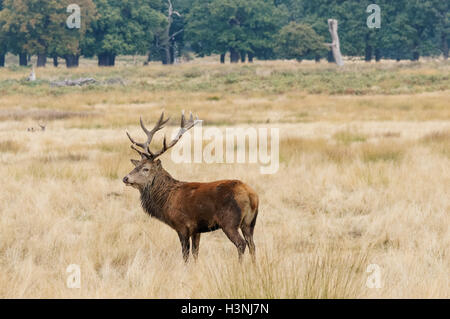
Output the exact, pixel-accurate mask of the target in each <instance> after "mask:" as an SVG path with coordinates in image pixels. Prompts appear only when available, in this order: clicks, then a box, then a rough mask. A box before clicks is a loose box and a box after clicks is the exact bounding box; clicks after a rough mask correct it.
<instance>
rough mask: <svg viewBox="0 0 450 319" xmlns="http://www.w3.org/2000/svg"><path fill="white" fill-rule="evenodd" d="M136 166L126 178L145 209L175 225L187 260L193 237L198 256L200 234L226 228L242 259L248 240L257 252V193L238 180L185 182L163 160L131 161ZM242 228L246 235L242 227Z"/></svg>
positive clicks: (252, 249) (165, 221)
mask: <svg viewBox="0 0 450 319" xmlns="http://www.w3.org/2000/svg"><path fill="white" fill-rule="evenodd" d="M133 164H135V165H136V168H135V169H134V170H133V171H132V172H131V173H130V174H128V175H127V176H126V177H125V178H124V183H125V184H127V185H129V186H133V187H135V188H137V189H138V190H139V191H140V193H141V203H142V207H143V209H144V210H145V211H146V212H147V213H148V214H150V215H151V216H153V217H155V218H157V219H159V220H160V221H162V222H163V223H165V224H167V225H169V226H170V227H172V228H173V229H174V230H175V231H176V232H177V233H178V236H179V238H180V242H181V246H182V252H183V257H184V260H185V261H186V262H187V261H188V259H189V252H190V242H189V239H190V238H191V239H192V254H193V256H194V258H195V259H196V258H197V256H198V251H199V242H200V234H201V233H205V232H210V231H214V230H217V229H222V230H223V232H224V233H225V234H226V235H227V237H228V238H229V239H230V240H231V242H233V244H234V245H235V246H236V247H237V249H238V254H239V260H241V259H242V255H243V254H244V252H245V248H246V246H247V245H248V246H249V250H250V254H251V255H252V258H253V260H254V258H255V244H254V242H253V231H254V228H255V224H256V217H257V215H258V205H259V203H258V195H257V194H256V193H255V192H254V191H253V190H252V189H251V188H250V187H249V186H248V185H246V184H244V183H243V182H241V181H238V180H224V181H216V182H212V183H187V182H180V181H177V180H175V179H174V178H172V176H170V174H169V173H168V172H167V171H166V170H164V168H163V167H162V165H161V162H160V161H159V160H157V161H152V160H148V159H143V160H142V161H140V162H138V161H133ZM239 229H241V231H242V234H243V235H244V238H242V236H241V234H240V233H239Z"/></svg>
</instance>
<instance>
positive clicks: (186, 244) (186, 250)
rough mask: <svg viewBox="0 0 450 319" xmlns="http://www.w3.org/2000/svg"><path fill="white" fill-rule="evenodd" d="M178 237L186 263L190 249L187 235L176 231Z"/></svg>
mask: <svg viewBox="0 0 450 319" xmlns="http://www.w3.org/2000/svg"><path fill="white" fill-rule="evenodd" d="M178 237H179V238H180V243H181V251H182V253H183V259H184V262H185V263H187V262H188V261H189V251H190V249H191V246H190V243H189V235H187V234H183V233H181V232H178Z"/></svg>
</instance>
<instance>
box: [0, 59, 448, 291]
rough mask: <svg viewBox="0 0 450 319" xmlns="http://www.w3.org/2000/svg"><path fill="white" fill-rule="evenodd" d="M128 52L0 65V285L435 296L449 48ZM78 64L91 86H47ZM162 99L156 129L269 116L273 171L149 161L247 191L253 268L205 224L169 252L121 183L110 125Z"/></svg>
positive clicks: (256, 121)
mask: <svg viewBox="0 0 450 319" xmlns="http://www.w3.org/2000/svg"><path fill="white" fill-rule="evenodd" d="M7 62H9V65H11V63H10V62H11V58H10V57H9V58H8V61H7ZM134 62H135V61H134V59H133V58H132V57H125V58H121V59H120V60H119V65H118V66H116V67H115V68H104V69H100V68H97V67H96V66H95V61H93V60H82V62H81V66H80V68H78V69H73V70H67V69H66V68H65V67H63V66H60V67H59V68H57V69H55V68H53V67H52V66H47V68H45V69H38V70H37V78H38V80H37V81H36V82H34V83H29V82H27V81H26V80H25V79H26V77H27V75H28V74H29V73H30V69H29V68H19V67H13V66H11V67H9V68H6V69H3V70H0V162H1V165H0V175H1V176H2V186H1V191H0V216H1V220H0V297H3V298H5V297H9V298H22V297H25V298H30V297H32V298H37V297H45V298H54V297H57V298H76V297H81V298H86V297H106V298H109V297H114V298H116V297H124V298H133V297H136V298H229V297H233V298H241V297H245V298H369V297H370V298H392V297H400V298H420V297H425V298H437V297H440V298H448V297H450V290H449V288H448V287H449V277H448V274H449V273H450V258H449V250H448V247H450V233H449V229H450V227H449V223H450V218H449V212H450V196H449V189H450V104H449V98H448V97H449V90H450V77H449V75H450V72H449V70H450V64H449V63H448V62H445V61H439V60H435V61H432V60H430V61H421V62H418V63H412V62H401V63H395V62H391V61H383V62H381V63H378V64H376V63H364V62H355V61H354V62H350V61H349V62H348V63H347V64H346V65H345V66H344V67H343V68H338V67H336V66H335V65H331V64H328V63H325V62H323V63H321V64H315V63H309V62H303V63H301V64H300V63H297V62H290V61H277V62H256V63H254V64H253V65H249V64H246V65H229V64H227V65H219V64H218V63H217V62H216V60H213V59H200V60H194V61H191V62H189V63H185V64H182V65H175V66H161V65H158V64H150V65H149V66H145V67H144V66H142V63H141V62H142V59H141V58H139V59H137V61H136V63H137V65H135V64H134ZM79 77H93V78H95V79H97V80H99V81H101V83H100V84H99V85H93V86H88V87H83V88H78V87H70V88H59V87H52V86H51V85H50V82H52V81H56V80H64V79H66V78H70V79H76V78H79ZM118 79H120V80H121V81H118ZM122 81H123V82H124V85H122V84H121V82H122ZM162 110H165V112H166V114H167V115H170V116H171V117H172V120H171V122H170V124H171V126H173V128H175V127H176V125H177V124H178V119H179V115H180V113H181V110H186V111H189V110H192V111H194V112H195V113H196V114H198V115H199V117H200V118H201V119H203V120H204V128H208V127H218V128H219V129H220V130H222V131H224V130H225V129H226V128H232V127H247V128H248V127H254V128H278V129H279V130H280V168H279V170H278V172H277V173H276V174H273V175H262V174H261V173H260V171H259V165H256V164H207V163H201V164H177V163H174V162H173V161H172V158H171V156H170V155H169V154H167V155H164V156H163V157H162V162H163V165H164V167H165V168H166V169H167V170H168V171H169V172H170V173H171V174H172V175H173V176H174V177H176V178H177V179H180V180H185V181H213V180H218V179H240V180H242V181H244V182H246V183H248V184H249V185H251V186H252V187H253V188H254V189H255V190H256V192H257V193H258V194H259V197H260V214H259V217H258V221H257V224H256V229H255V243H256V247H257V262H256V265H253V264H252V262H251V259H250V257H249V256H246V258H245V260H244V262H243V264H242V265H240V264H239V263H238V261H237V252H236V249H235V247H234V246H233V245H232V244H231V243H230V242H229V240H228V239H227V238H226V236H225V235H224V234H223V233H222V232H221V231H217V232H214V233H209V234H205V235H203V236H202V238H201V243H200V257H199V260H198V262H197V263H194V262H191V263H189V264H188V265H185V264H184V263H183V260H182V257H181V248H180V244H179V241H178V237H177V235H176V233H175V232H174V231H173V230H171V229H170V228H169V227H167V226H165V225H164V224H162V223H160V222H158V221H156V220H154V219H151V218H149V217H148V216H147V215H146V214H144V213H143V211H142V209H141V207H140V203H139V194H138V192H137V191H136V190H134V189H130V188H126V187H125V186H124V185H123V183H122V182H121V179H122V177H123V176H125V175H126V174H127V173H128V172H129V171H130V170H131V169H132V165H131V163H130V162H129V159H130V158H136V155H135V154H133V152H132V150H131V149H130V147H129V146H130V145H129V144H130V143H129V141H128V139H127V138H126V135H125V130H126V129H129V130H130V132H132V133H133V135H135V136H141V138H142V135H140V134H142V133H141V132H140V128H139V127H138V121H139V116H140V115H142V116H143V118H144V119H145V121H146V122H148V123H151V122H154V121H156V120H157V117H158V116H159V114H160V113H161V111H162ZM39 122H40V123H41V124H46V130H45V132H39V131H36V132H28V131H27V129H28V128H31V127H36V128H38V123H39ZM157 141H159V142H160V141H161V136H159V137H158V139H157ZM71 264H76V265H79V267H80V271H81V286H80V288H79V289H70V288H68V287H67V284H66V282H67V278H68V277H69V275H70V274H71V273H70V272H66V270H67V267H68V266H69V265H71ZM371 265H372V266H371ZM373 265H375V266H373ZM69 270H70V269H69ZM377 279H379V282H378V283H379V284H380V286H379V287H380V288H376V287H373V286H372V285H371V283H372V284H373V283H377ZM368 283H369V284H368Z"/></svg>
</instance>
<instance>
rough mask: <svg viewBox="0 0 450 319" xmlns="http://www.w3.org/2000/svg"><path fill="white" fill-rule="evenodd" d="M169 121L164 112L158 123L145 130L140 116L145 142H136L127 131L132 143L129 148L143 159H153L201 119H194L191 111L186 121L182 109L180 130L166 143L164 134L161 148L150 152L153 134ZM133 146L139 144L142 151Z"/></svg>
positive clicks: (173, 144) (175, 142) (172, 145)
mask: <svg viewBox="0 0 450 319" xmlns="http://www.w3.org/2000/svg"><path fill="white" fill-rule="evenodd" d="M168 121H169V119H166V120H164V112H163V113H162V114H161V117H160V118H159V121H158V123H157V124H156V126H155V127H154V128H153V129H152V130H151V131H149V130H147V128H146V127H145V125H144V122H143V121H142V117H141V119H140V122H141V127H142V129H143V130H144V132H145V134H146V135H147V141H146V142H145V143H138V142H136V141H135V140H134V139H133V138H132V137H131V136H130V134H129V133H128V131H127V136H128V138H129V139H130V141H131V143H133V145H131V148H132V149H133V150H135V151H136V152H138V153H139V155H141V157H142V158H143V159H145V158H146V159H150V160H155V159H156V158H158V157H159V156H161V155H162V154H164V153H165V152H166V151H167V150H169V149H170V148H172V147H174V146H175V144H177V143H178V141H179V140H180V139H181V137H182V136H183V134H184V133H186V132H187V131H189V130H190V129H191V128H193V127H194V126H195V125H197V124H198V123H200V122H201V121H200V120H199V119H198V117H196V118H195V119H194V116H193V115H192V113H191V114H190V116H189V120H188V121H186V118H185V116H184V111H183V113H182V115H181V125H180V126H181V128H180V131H179V132H178V134H177V135H176V137H175V138H174V139H173V140H172V141H171V142H170V143H169V144H167V140H166V136H164V141H163V148H162V149H161V150H160V151H159V152H156V153H152V151H151V150H150V143H151V141H152V139H153V135H154V134H155V133H156V132H158V131H160V130H161V129H163V128H164V125H165V124H166V123H167V122H168ZM135 146H139V147H140V148H142V149H143V150H144V151H140V150H139V149H137V148H136V147H135Z"/></svg>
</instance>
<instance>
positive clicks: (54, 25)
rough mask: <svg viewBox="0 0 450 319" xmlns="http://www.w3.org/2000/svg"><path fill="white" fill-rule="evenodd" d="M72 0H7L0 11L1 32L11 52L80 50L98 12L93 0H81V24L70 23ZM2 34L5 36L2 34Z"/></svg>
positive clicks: (60, 52)
mask: <svg viewBox="0 0 450 319" xmlns="http://www.w3.org/2000/svg"><path fill="white" fill-rule="evenodd" d="M70 3H72V1H70V0H22V1H14V0H5V1H4V3H3V7H4V8H3V10H2V11H1V12H0V27H1V30H0V34H3V37H4V38H5V39H6V45H7V46H8V48H9V49H10V51H11V52H13V53H16V54H19V53H28V54H59V55H63V54H80V49H79V47H80V41H81V40H82V39H83V37H84V34H85V33H86V31H87V30H88V28H89V27H90V23H91V21H92V19H93V18H94V16H95V7H94V4H93V3H92V1H91V0H80V1H78V4H79V5H80V7H81V8H82V12H81V14H82V16H83V19H81V22H82V24H81V28H80V29H74V30H69V29H68V28H67V27H66V19H67V17H68V15H67V11H66V9H67V6H68V5H69V4H70ZM0 38H1V36H0Z"/></svg>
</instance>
